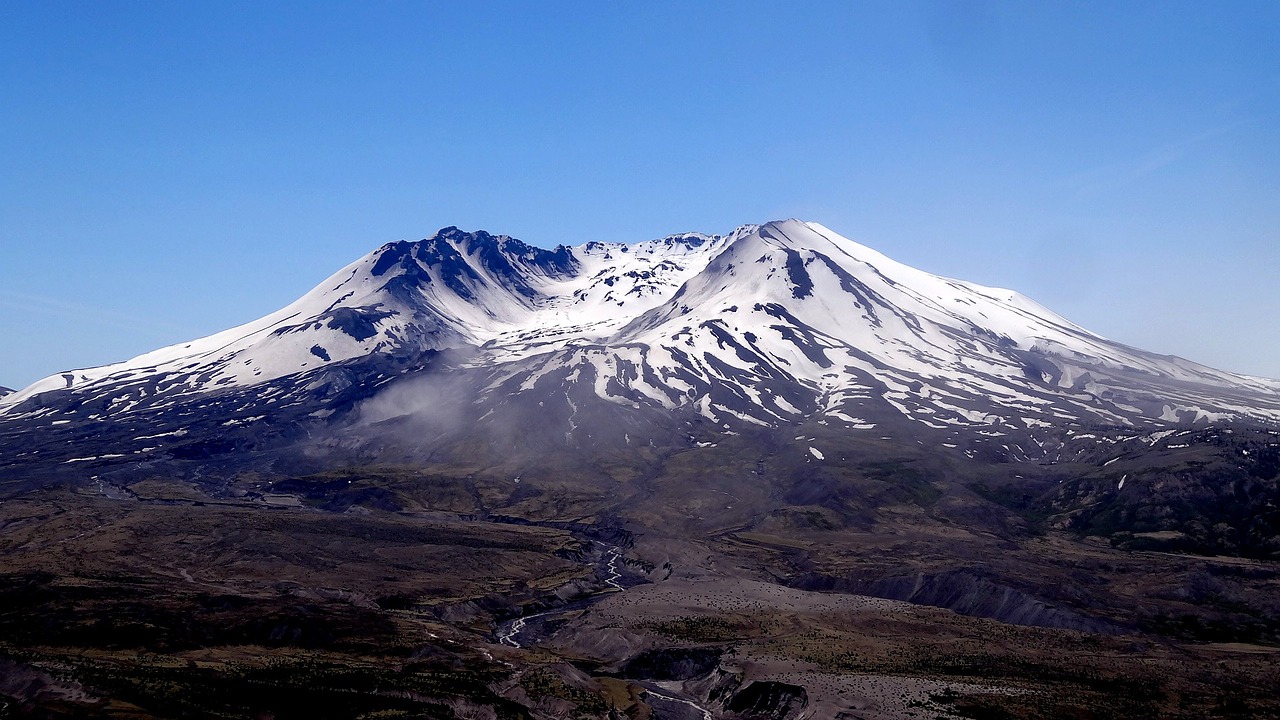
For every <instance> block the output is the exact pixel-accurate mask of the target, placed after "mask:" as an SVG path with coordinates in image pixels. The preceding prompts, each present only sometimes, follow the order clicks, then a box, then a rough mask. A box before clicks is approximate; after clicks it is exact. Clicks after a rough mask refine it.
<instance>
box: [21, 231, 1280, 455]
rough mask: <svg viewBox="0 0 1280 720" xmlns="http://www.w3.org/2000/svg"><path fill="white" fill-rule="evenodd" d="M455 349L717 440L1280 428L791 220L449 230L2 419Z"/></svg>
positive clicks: (1121, 350)
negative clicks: (879, 429) (893, 431)
mask: <svg viewBox="0 0 1280 720" xmlns="http://www.w3.org/2000/svg"><path fill="white" fill-rule="evenodd" d="M444 350H465V353H464V355H466V356H467V357H468V358H469V360H468V361H467V363H468V364H467V365H466V368H464V369H459V370H458V371H459V372H463V373H464V374H465V373H469V372H472V371H473V370H474V371H476V372H479V371H480V369H482V368H483V369H485V370H484V372H494V373H498V374H499V377H505V378H508V379H511V378H523V379H522V380H520V382H519V383H518V384H517V385H516V386H514V388H513V387H509V386H508V385H506V384H504V383H505V381H502V380H497V379H495V380H493V381H492V384H491V385H489V386H487V387H486V388H485V389H484V390H483V391H477V392H479V393H480V396H487V395H491V394H493V393H501V392H515V393H520V392H528V391H529V390H530V388H533V387H535V386H538V385H539V383H544V382H547V381H545V380H541V379H540V378H545V377H559V378H561V383H562V384H563V387H564V389H563V390H562V391H563V392H567V393H570V394H572V393H576V392H579V390H576V389H573V388H575V387H577V386H578V385H579V384H585V385H584V388H585V389H583V390H581V392H586V393H588V394H589V395H590V396H592V397H595V398H596V399H597V400H599V401H602V402H606V403H612V404H619V405H625V406H627V407H645V406H652V407H660V408H664V409H665V410H668V411H672V410H679V411H681V412H692V413H694V414H696V415H700V416H702V417H704V418H706V419H707V420H710V421H712V422H714V423H716V424H718V425H723V424H726V423H727V424H730V425H732V424H734V423H744V422H745V423H749V424H760V425H776V424H780V423H791V422H797V421H799V420H802V419H804V418H811V417H820V418H823V419H824V421H825V422H838V423H844V424H847V425H849V426H851V427H854V428H864V429H869V428H870V427H872V426H875V425H876V424H878V423H879V422H884V421H886V418H891V417H897V418H906V419H908V420H910V421H912V422H916V423H921V424H923V425H925V426H927V427H930V428H933V429H937V430H940V431H945V432H960V431H962V430H963V429H964V428H973V427H983V428H987V429H988V430H987V432H989V433H992V435H989V437H999V436H1002V435H1004V434H1007V432H1009V431H1010V430H1011V429H1020V430H1026V429H1029V428H1034V427H1040V426H1042V425H1048V424H1053V423H1060V422H1062V421H1063V419H1071V421H1073V422H1077V423H1106V424H1112V425H1139V426H1141V425H1152V424H1155V425H1160V424H1168V423H1177V422H1196V421H1199V422H1206V421H1214V420H1220V419H1252V420H1263V421H1277V420H1280V383H1275V382H1272V381H1266V380H1259V379H1256V378H1245V377H1241V376H1237V375H1232V374H1230V373H1223V372H1219V371H1216V370H1212V369H1210V368H1206V367H1203V366H1200V365H1196V364H1195V363H1190V362H1187V361H1184V360H1179V359H1176V358H1167V357H1163V356H1158V355H1154V354H1151V353H1145V352H1142V351H1140V350H1136V349H1134V348H1129V347H1126V346H1123V345H1119V344H1117V343H1113V342H1110V341H1108V340H1106V339H1105V338H1102V337H1100V336H1098V335H1095V334H1093V333H1090V332H1088V331H1087V330H1085V329H1083V328H1081V327H1079V326H1077V325H1075V324H1073V323H1071V322H1069V321H1067V320H1066V319H1064V318H1062V317H1060V316H1058V315H1056V314H1054V313H1052V312H1050V311H1049V310H1047V309H1045V308H1043V307H1041V306H1040V305H1038V304H1037V303H1035V302H1033V301H1031V300H1029V299H1027V298H1025V297H1023V296H1021V295H1019V294H1017V293H1014V292H1011V291H1008V290H1000V289H996V288H987V287H983V286H980V285H976V284H973V283H968V282H963V281H960V280H953V279H950V278H945V277H940V276H937V275H933V274H930V273H927V272H924V271H922V270H918V269H915V268H912V267H909V266H907V265H904V264H902V263H899V262H896V261H894V260H892V259H890V258H888V257H887V256H885V255H883V254H881V253H879V252H877V251H875V250H872V249H870V248H868V247H865V246H863V245H860V244H858V243H856V242H854V241H852V240H850V239H848V238H845V237H843V236H841V235H839V234H838V233H835V232H834V231H832V230H830V229H829V228H826V227H824V226H822V225H820V224H818V223H812V222H804V221H800V220H796V219H787V220H775V221H770V222H766V223H764V224H761V225H744V226H741V227H739V228H737V229H735V230H734V231H732V232H731V233H729V234H728V235H723V236H721V235H704V234H700V233H679V234H674V235H668V236H666V237H664V238H660V239H657V240H650V241H647V242H641V243H637V244H634V245H622V244H617V243H599V242H589V243H586V244H584V245H579V246H576V247H568V246H564V245H560V246H557V247H556V248H554V249H552V250H546V249H542V248H538V247H534V246H531V245H528V244H527V243H524V242H522V241H520V240H517V239H515V238H512V237H510V236H506V235H493V234H490V233H488V232H486V231H482V230H481V231H474V232H469V231H464V230H461V229H459V228H457V227H455V226H449V227H445V228H442V229H441V230H440V231H438V232H437V233H435V234H434V235H432V236H431V237H429V238H426V239H424V240H421V241H416V242H410V241H399V242H393V243H388V244H385V245H383V246H381V247H379V248H378V249H377V250H375V251H374V252H372V253H370V254H369V255H366V256H365V257H363V258H361V259H360V260H357V261H356V262H354V263H352V264H351V265H348V266H347V267H346V268H343V269H342V270H341V271H339V272H338V273H336V274H334V275H333V276H332V277H330V278H329V279H327V280H326V281H325V282H323V283H321V284H320V285H319V286H317V287H316V288H315V289H314V290H312V291H311V292H309V293H307V294H306V295H305V296H303V297H302V298H300V299H299V300H298V301H296V302H294V303H292V304H291V305H289V306H288V307H286V308H283V309H281V310H279V311H277V312H275V313H272V314H270V315H268V316H266V317H264V318H261V319H259V320H257V321H254V322H252V323H247V324H245V325H243V326H240V327H238V328H233V329H231V330H228V331H225V332H223V333H218V334H216V335H213V336H210V337H207V338H202V339H200V340H194V341H192V342H189V343H182V344H179V345H174V346H170V347H168V348H162V349H160V350H156V351H154V352H151V353H147V354H145V355H142V356H139V357H138V358H134V359H133V360H129V361H126V362H123V363H117V364H115V365H109V366H105V367H101V368H91V369H86V370H77V371H75V372H73V373H70V372H69V373H63V374H60V375H55V376H51V377H50V378H46V379H45V380H42V381H40V382H38V383H36V384H34V385H32V386H31V387H29V388H26V389H24V390H22V391H20V392H18V393H14V394H12V395H9V396H8V397H5V398H4V399H3V400H0V416H3V415H11V414H15V413H16V414H23V413H35V412H47V411H48V408H49V405H48V402H53V401H52V400H51V398H53V397H54V395H52V393H62V394H64V395H67V396H68V397H71V400H68V401H67V402H70V403H72V405H74V406H77V407H78V406H89V405H90V403H88V402H87V399H89V398H94V399H95V402H100V403H102V404H103V406H104V407H110V408H115V409H117V410H118V411H120V412H132V413H142V412H146V411H148V409H149V408H153V407H154V406H155V405H156V404H157V403H168V404H174V403H175V402H177V400H176V399H175V398H179V397H196V396H202V395H205V394H208V393H218V392H224V391H227V390H229V389H232V388H253V387H256V386H259V385H264V384H269V383H286V382H295V380H292V379H293V378H303V377H309V376H310V375H311V374H314V373H316V372H318V371H319V370H321V369H333V368H355V367H364V366H378V363H379V362H381V360H379V358H388V357H395V358H406V357H407V358H413V357H419V356H422V355H423V354H424V353H425V354H431V353H437V352H441V351H444ZM467 368H469V369H467ZM161 378H163V383H162V382H161ZM161 387H163V388H164V390H163V391H161V390H159V389H158V388H161ZM504 388H505V389H504ZM41 398H44V400H41ZM581 400H582V398H579V400H575V402H579V401H581ZM482 401H483V399H482V397H478V399H477V402H482ZM59 402H61V401H59ZM54 404H55V405H56V404H57V403H54ZM70 406H71V405H69V406H68V407H70ZM117 410H113V412H114V411H117ZM875 418H879V419H878V420H877V419H875Z"/></svg>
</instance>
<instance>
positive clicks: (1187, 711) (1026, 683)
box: [0, 479, 1280, 720]
mask: <svg viewBox="0 0 1280 720" xmlns="http://www.w3.org/2000/svg"><path fill="white" fill-rule="evenodd" d="M268 499H270V500H271V502H266V501H264V499H263V498H262V497H235V496H233V495H227V494H223V495H214V494H207V493H206V492H204V491H203V490H201V489H198V488H197V487H195V486H192V485H188V484H185V483H179V482H169V481H164V480H161V479H151V480H146V481H141V482H137V483H133V484H131V485H129V486H127V487H125V486H110V487H107V486H104V485H102V484H98V485H94V484H87V485H85V486H82V487H76V488H68V487H60V486H49V487H47V488H45V489H40V490H33V491H28V492H24V493H21V494H18V495H13V496H10V497H8V498H7V499H5V500H4V501H3V503H0V573H3V582H2V583H0V702H3V703H4V704H3V709H2V710H0V717H3V716H9V717H44V718H62V717H65V718H71V717H113V718H161V717H200V718H259V717H274V718H324V717H333V718H345V717H368V718H374V717H378V718H390V717H427V718H623V717H626V718H636V719H640V718H682V717H687V718H717V719H720V718H845V719H852V718H862V719H866V720H871V719H883V720H890V719H902V720H906V719H912V720H919V719H923V718H930V719H933V718H966V717H967V718H1060V717H1078V718H1102V717H1117V718H1119V717H1182V718H1203V717H1266V716H1276V715H1278V714H1280V647H1278V646H1276V645H1274V644H1269V643H1272V642H1273V638H1274V635H1272V634H1269V633H1274V631H1275V618H1267V617H1260V618H1259V619H1258V626H1257V628H1256V629H1255V631H1253V634H1252V635H1249V633H1248V632H1244V631H1240V632H1236V633H1235V634H1234V635H1232V634H1230V633H1225V632H1224V633H1219V635H1218V636H1216V637H1215V636H1214V634H1213V628H1214V627H1215V626H1214V624H1213V623H1214V622H1215V618H1219V619H1220V618H1227V619H1228V620H1230V618H1232V617H1234V616H1232V615H1231V614H1230V613H1232V612H1241V611H1242V610H1241V609H1242V608H1244V610H1243V611H1244V612H1252V611H1250V610H1248V608H1256V607H1260V606H1259V605H1258V602H1259V601H1257V600H1256V596H1257V595H1258V594H1260V593H1262V594H1266V593H1270V594H1271V596H1272V597H1274V590H1275V588H1276V585H1277V582H1280V568H1277V567H1276V566H1275V565H1274V564H1273V563H1267V562H1262V561H1240V560H1234V559H1212V558H1197V557H1187V556H1177V555H1158V554H1155V553H1133V552H1124V551H1120V550H1115V549H1112V548H1111V547H1109V546H1106V545H1105V544H1099V543H1091V542H1087V541H1081V540H1079V539H1077V538H1075V537H1073V536H1068V535H1064V534H1058V533H1055V532H1048V533H1044V534H1040V535H1036V536H1029V537H1026V538H1022V539H1020V540H1018V541H1016V542H1013V541H1010V540H1009V539H1005V538H996V537H993V536H992V537H986V536H982V535H980V534H969V533H966V532H961V531H959V530H956V529H954V528H948V527H946V526H945V525H938V524H936V523H935V524H929V523H925V522H923V521H920V520H919V518H915V516H911V515H906V516H904V517H903V518H899V520H898V521H897V522H896V523H895V524H893V526H892V528H890V527H889V526H888V525H885V526H882V527H879V528H878V529H877V528H872V529H871V530H869V531H866V532H852V531H847V530H844V531H830V530H815V531H813V532H810V533H805V532H790V533H788V534H787V535H786V536H783V535H780V534H771V533H770V532H768V530H769V528H768V526H767V524H763V525H762V524H756V525H754V526H753V527H750V528H747V527H727V528H720V529H712V530H711V531H708V532H705V533H702V534H701V535H696V534H695V535H690V534H686V533H683V532H681V533H664V532H662V529H661V528H659V529H652V528H648V529H646V528H642V527H639V526H637V525H635V524H634V523H632V524H631V525H630V526H629V528H628V531H623V530H621V529H619V528H618V527H615V526H611V525H610V524H609V523H604V522H601V521H600V518H593V517H584V518H576V519H575V520H574V521H572V522H569V521H564V522H541V523H526V522H522V521H518V520H517V519H516V518H510V517H507V518H497V519H500V520H502V522H495V521H494V520H495V518H477V517H466V516H460V515H459V514H458V513H451V512H443V511H432V510H426V509H419V510H417V511H413V512H408V511H403V510H401V511H391V510H379V509H377V508H376V507H375V508H369V507H365V506H362V505H356V506H352V507H351V508H348V510H347V511H346V512H343V513H334V512H329V511H324V510H319V509H316V508H315V507H313V506H312V505H310V504H308V503H307V502H305V498H303V499H298V498H293V501H290V502H284V501H282V500H281V499H280V498H278V497H271V498H268ZM913 518H914V519H913ZM614 547H617V548H619V552H620V554H621V555H622V561H621V562H619V561H618V560H617V556H616V555H614V554H612V552H613V551H612V550H611V548H614ZM904 548H909V549H910V552H911V555H910V557H912V558H915V560H914V565H913V566H912V567H911V568H904V567H902V566H901V565H899V566H890V565H889V563H890V561H891V559H892V558H894V557H902V556H903V555H902V552H903V549H904ZM961 570H963V571H964V572H960V571H961ZM908 571H910V572H908ZM895 573H896V574H897V575H900V576H902V577H907V578H910V580H911V583H912V588H914V590H912V592H911V593H908V592H907V591H905V590H902V589H901V588H900V587H899V586H898V585H895V584H894V583H892V582H885V581H884V580H883V578H885V577H893V576H895ZM912 573H914V574H912ZM869 578H870V579H874V578H881V580H879V581H873V580H869ZM974 578H976V579H974ZM1036 578H1039V580H1035V579H1036ZM1090 578H1092V579H1090ZM930 583H932V585H930ZM974 583H978V584H977V585H975V584H974ZM981 583H987V584H985V585H984V584H981ZM1090 583H1091V584H1092V585H1091V587H1092V588H1093V590H1092V591H1091V593H1090V594H1089V596H1088V597H1087V598H1086V597H1078V598H1076V600H1075V601H1073V600H1072V592H1073V588H1075V589H1079V588H1081V587H1085V586H1086V584H1090ZM899 585H901V583H899ZM935 586H936V587H935ZM619 587H621V588H623V589H621V590H620V589H619ZM929 587H935V589H934V591H930V592H928V593H925V592H924V589H927V588H929ZM975 587H976V588H978V592H979V594H984V595H985V596H989V595H990V594H991V593H992V592H995V593H997V594H1001V593H1003V595H1002V597H1006V598H1008V599H1009V600H1008V602H1007V603H1005V604H1004V605H1001V606H997V607H991V606H983V605H975V604H972V603H969V604H966V601H965V593H966V592H972V591H973V588H975ZM993 588H995V589H994V590H993ZM1055 588H1056V590H1055ZM860 589H861V590H865V591H866V592H874V593H875V594H879V595H881V596H891V595H895V594H897V595H902V596H904V597H907V596H910V597H911V598H912V599H913V602H903V601H900V600H895V599H888V597H872V596H870V595H868V594H865V593H864V592H859V590H860ZM1195 592H1200V593H1201V595H1202V597H1198V598H1197V597H1193V594H1194V593H1195ZM913 593H914V594H913ZM922 593H923V594H922ZM1028 598H1030V599H1028ZM1151 598H1155V600H1152V599H1151ZM922 602H923V603H925V604H922ZM1126 602H1133V603H1143V602H1147V603H1148V604H1149V605H1150V606H1149V607H1145V608H1144V607H1129V608H1126V607H1125V603H1126ZM948 603H949V604H950V605H951V606H953V608H954V609H947V608H946V607H938V606H937V605H948ZM1036 603H1040V605H1041V606H1043V607H1045V608H1048V609H1050V610H1054V611H1055V612H1056V613H1057V614H1055V613H1054V612H1048V611H1043V612H1040V613H1039V614H1036V613H1033V612H1030V611H1029V610H1028V608H1029V607H1030V606H1032V605H1035V604H1036ZM1233 603H1234V605H1233ZM1197 608H1198V609H1197ZM957 610H958V611H957ZM1002 612H1003V613H1006V615H1009V616H1008V617H1004V618H1002V619H1003V620H1008V621H1010V622H1002V621H1001V619H993V618H992V617H983V615H987V616H993V615H999V614H1000V613H1002ZM1014 615H1016V617H1015V616H1014ZM521 618H523V620H524V622H523V624H522V625H521V626H520V627H519V628H518V629H517V630H516V631H515V632H512V628H513V626H514V624H515V623H516V622H517V621H518V620H519V619H521ZM1019 618H1022V619H1026V620H1030V621H1035V622H1039V623H1040V624H1041V625H1046V624H1047V625H1051V626H1050V627H1046V626H1037V625H1023V624H1015V623H1014V622H1011V621H1013V620H1018V619H1019ZM1073 623H1076V624H1083V625H1085V626H1087V628H1086V629H1081V628H1079V627H1071V625H1072V624H1073ZM1230 626H1231V627H1236V628H1239V623H1234V622H1232V623H1230ZM1224 627H1225V625H1224ZM1246 630H1247V628H1246ZM504 638H505V639H504Z"/></svg>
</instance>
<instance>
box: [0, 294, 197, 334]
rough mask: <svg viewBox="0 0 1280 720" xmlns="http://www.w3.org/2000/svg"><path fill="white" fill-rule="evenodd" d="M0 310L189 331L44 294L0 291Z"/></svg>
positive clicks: (146, 317) (138, 316) (125, 326)
mask: <svg viewBox="0 0 1280 720" xmlns="http://www.w3.org/2000/svg"><path fill="white" fill-rule="evenodd" d="M0 308H5V309H8V310H16V311H18V312H22V313H25V314H27V315H29V316H33V317H46V318H47V317H57V318H66V319H72V320H77V321H81V322H94V323H99V324H105V325H111V326H113V327H120V328H129V329H135V330H136V329H138V328H148V329H152V330H163V331H167V332H191V331H190V328H186V327H184V326H181V325H178V324H175V323H167V322H163V321H159V320H157V319H156V318H155V317H154V316H149V315H138V314H133V313H126V312H120V311H117V310H111V309H107V308H102V307H97V306H93V305H86V304H83V303H75V302H68V301H66V300H64V299H61V298H55V297H48V296H44V295H30V294H27V293H19V292H13V291H12V290H0Z"/></svg>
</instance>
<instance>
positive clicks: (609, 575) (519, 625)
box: [496, 545, 712, 720]
mask: <svg viewBox="0 0 1280 720" xmlns="http://www.w3.org/2000/svg"><path fill="white" fill-rule="evenodd" d="M601 560H602V561H603V567H601V566H600V565H599V564H597V566H596V570H597V572H599V573H600V575H601V576H602V577H603V578H604V582H605V584H606V585H608V586H609V589H608V590H602V591H600V592H597V593H594V594H592V595H588V596H587V597H584V598H582V599H580V600H576V601H574V602H571V603H568V604H566V605H562V606H560V607H557V608H553V609H551V610H543V611H542V612H538V613H534V614H532V615H522V616H520V617H517V618H513V619H511V620H508V621H506V622H504V623H502V625H500V626H498V630H497V633H496V634H497V637H498V642H499V643H500V644H502V645H507V646H510V647H513V648H522V647H525V645H523V644H521V642H520V639H521V635H522V634H524V633H525V632H526V631H531V628H530V625H529V623H530V622H531V621H535V622H533V626H534V627H535V628H536V627H537V625H538V624H539V623H538V622H536V621H538V620H541V619H543V618H550V617H555V616H557V615H565V614H568V613H571V612H576V611H578V610H581V609H583V608H585V607H587V606H589V605H591V604H592V603H593V602H595V601H596V600H599V599H600V597H601V596H603V595H607V594H612V593H615V592H624V591H626V589H627V588H626V587H625V586H624V585H623V584H622V578H623V575H622V568H621V567H619V565H620V563H622V562H623V560H622V548H621V547H619V546H616V545H614V546H612V547H610V548H609V549H608V550H607V551H606V552H605V553H604V555H603V557H602V558H601ZM539 639H540V638H539V637H537V635H536V634H535V635H534V636H533V637H531V638H525V639H524V640H525V643H527V644H529V645H534V644H537V642H538V640H539ZM641 684H642V685H643V687H644V689H645V695H646V696H647V697H648V698H649V699H651V701H653V702H657V703H659V704H662V705H668V706H671V709H672V710H674V711H675V712H677V713H678V716H677V717H679V718H680V720H684V719H685V718H697V720H712V716H711V712H710V711H709V710H707V709H706V708H704V707H702V706H701V705H698V704H697V703H695V702H693V701H692V700H686V699H685V698H681V697H676V696H674V695H668V694H667V693H668V692H674V691H673V690H666V689H665V688H662V689H658V687H657V686H656V684H655V683H641ZM655 709H656V708H655ZM691 713H692V714H691ZM668 717H671V716H670V715H668V714H667V713H662V714H655V715H654V718H655V719H657V718H668Z"/></svg>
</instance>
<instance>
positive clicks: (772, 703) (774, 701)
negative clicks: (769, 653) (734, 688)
mask: <svg viewBox="0 0 1280 720" xmlns="http://www.w3.org/2000/svg"><path fill="white" fill-rule="evenodd" d="M808 704H809V694H808V693H807V692H805V689H804V688H802V687H800V686H799V685H791V684H788V683H784V682H773V681H763V682H761V681H757V682H753V683H751V684H750V685H747V686H746V687H745V688H743V689H742V690H741V691H740V692H738V693H737V694H736V695H734V696H733V698H732V699H730V700H729V704H728V706H727V707H726V709H727V710H728V711H729V712H730V713H731V715H730V717H733V718H736V719H740V720H790V719H791V718H796V717H799V716H800V712H801V711H802V710H804V708H805V706H807V705H808Z"/></svg>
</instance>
